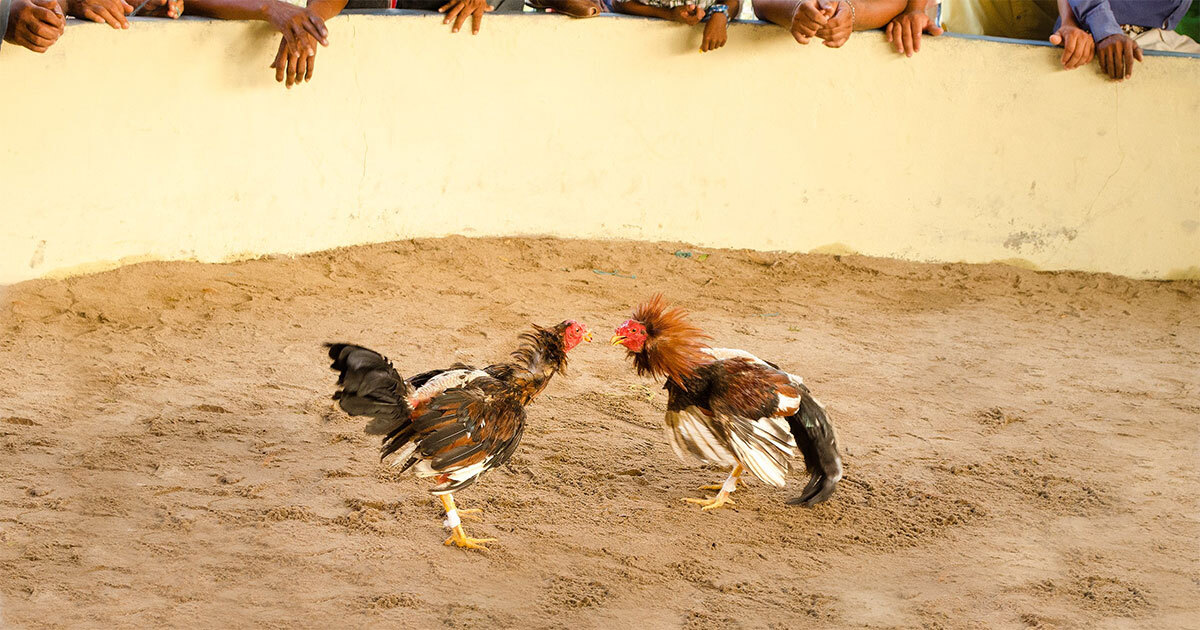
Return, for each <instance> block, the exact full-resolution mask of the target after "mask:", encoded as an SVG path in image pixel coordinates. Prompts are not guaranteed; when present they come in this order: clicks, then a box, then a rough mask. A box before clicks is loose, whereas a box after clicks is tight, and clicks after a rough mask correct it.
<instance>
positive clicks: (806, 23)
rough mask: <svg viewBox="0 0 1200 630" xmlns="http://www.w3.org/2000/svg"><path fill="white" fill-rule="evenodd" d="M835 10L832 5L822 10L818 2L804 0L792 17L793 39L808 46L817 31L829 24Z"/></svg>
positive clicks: (797, 6) (815, 0)
mask: <svg viewBox="0 0 1200 630" xmlns="http://www.w3.org/2000/svg"><path fill="white" fill-rule="evenodd" d="M835 8H836V7H834V6H832V5H831V6H827V7H825V8H820V7H818V6H817V0H804V1H803V2H801V3H800V4H798V5H796V13H795V14H794V15H792V28H791V32H792V37H794V38H796V41H797V42H799V43H801V44H808V42H809V41H811V40H812V38H813V37H815V36H816V34H817V31H819V30H821V29H822V28H824V27H825V25H826V24H829V18H831V17H833V12H834V10H835Z"/></svg>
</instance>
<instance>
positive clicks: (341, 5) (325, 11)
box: [308, 0, 347, 20]
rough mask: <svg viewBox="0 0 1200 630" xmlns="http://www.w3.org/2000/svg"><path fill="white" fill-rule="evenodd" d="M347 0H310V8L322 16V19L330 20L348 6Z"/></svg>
mask: <svg viewBox="0 0 1200 630" xmlns="http://www.w3.org/2000/svg"><path fill="white" fill-rule="evenodd" d="M346 2H347V0H308V8H310V9H312V10H313V11H314V12H315V13H316V14H317V15H319V16H321V19H322V20H328V19H329V18H331V17H333V16H335V15H337V14H339V13H341V12H342V9H345V8H346Z"/></svg>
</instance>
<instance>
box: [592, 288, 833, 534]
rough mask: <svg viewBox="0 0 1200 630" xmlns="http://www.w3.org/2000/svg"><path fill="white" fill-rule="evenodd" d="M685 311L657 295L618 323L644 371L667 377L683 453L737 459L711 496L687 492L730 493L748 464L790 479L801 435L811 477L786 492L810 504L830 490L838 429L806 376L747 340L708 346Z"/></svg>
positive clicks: (764, 475) (619, 337)
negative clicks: (757, 352) (754, 350)
mask: <svg viewBox="0 0 1200 630" xmlns="http://www.w3.org/2000/svg"><path fill="white" fill-rule="evenodd" d="M707 338H708V336H707V335H705V334H704V333H703V332H701V330H700V329H699V328H696V327H695V326H693V325H691V324H690V323H689V322H688V320H687V313H686V312H685V311H684V310H683V309H680V308H673V307H670V306H668V305H667V304H666V302H665V301H664V300H663V297H662V295H656V296H654V297H653V298H651V299H650V300H649V301H648V302H646V303H644V304H641V305H640V306H638V307H637V308H636V309H634V312H633V319H630V320H627V321H626V322H625V323H623V324H621V326H620V327H618V328H617V330H616V335H614V336H613V338H612V343H613V345H622V346H625V348H626V350H628V355H629V356H630V357H631V358H632V359H633V364H634V367H636V368H637V371H638V374H642V375H650V376H654V377H660V376H661V377H664V378H665V379H666V381H667V383H666V386H665V389H666V390H667V392H668V400H667V415H666V425H667V426H666V428H667V435H668V437H669V438H670V442H671V446H672V448H674V450H675V453H676V454H677V455H678V456H679V457H680V458H684V457H685V455H690V456H692V457H695V458H696V459H699V460H701V461H703V462H705V463H710V464H717V465H722V466H729V467H730V468H732V470H731V472H730V473H729V478H728V479H726V480H725V483H724V484H722V485H720V486H705V487H704V488H703V489H706V490H719V492H718V493H717V495H716V497H714V498H712V499H690V498H689V499H685V500H686V501H689V502H691V503H697V504H700V505H701V506H703V509H705V510H709V509H713V508H718V507H721V506H722V505H725V504H726V503H732V502H733V501H732V500H731V499H730V498H729V493H731V492H733V491H734V490H735V489H736V488H737V482H738V479H739V478H740V477H741V474H742V472H743V471H744V470H749V471H750V472H751V473H752V474H753V475H754V476H755V477H758V478H759V479H761V480H762V481H764V482H766V483H769V484H771V485H773V486H777V487H783V486H784V485H785V484H786V478H787V473H788V471H789V470H790V466H791V464H790V460H791V458H792V457H793V456H794V453H795V451H794V450H793V449H794V448H795V447H796V446H797V445H799V447H800V452H801V453H802V454H803V455H804V463H805V465H806V467H807V468H808V472H809V475H810V476H809V480H808V484H807V485H806V486H805V488H804V490H802V491H801V492H800V494H799V495H798V496H796V497H794V498H792V499H789V500H788V503H789V504H792V505H804V506H812V505H815V504H817V503H820V502H822V501H824V500H826V499H828V498H829V496H830V495H832V494H833V491H834V489H835V488H836V487H837V483H838V481H840V480H841V478H842V460H841V457H840V456H839V455H838V448H837V436H836V434H835V433H834V430H833V425H832V424H830V422H829V417H828V416H827V415H826V414H825V408H824V407H823V406H822V405H821V403H819V402H817V400H816V399H815V398H813V397H812V395H811V394H810V393H809V390H808V387H806V386H805V385H804V382H803V381H802V380H801V379H800V377H798V376H793V375H791V374H788V373H787V372H784V371H783V370H780V369H779V366H777V365H775V364H774V363H769V362H767V361H763V360H762V359H759V358H758V357H756V356H754V355H753V354H750V353H749V352H746V351H744V350H731V349H728V348H710V347H709V346H708V345H706V344H705V343H704V342H703V340H704V339H707Z"/></svg>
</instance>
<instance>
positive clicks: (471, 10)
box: [438, 0, 496, 35]
mask: <svg viewBox="0 0 1200 630" xmlns="http://www.w3.org/2000/svg"><path fill="white" fill-rule="evenodd" d="M495 8H496V7H493V6H491V5H489V4H488V3H487V0H450V2H447V3H446V4H445V5H443V6H442V8H440V9H438V13H445V14H446V19H444V20H442V24H449V23H450V22H451V21H453V22H454V26H452V27H450V32H451V33H457V32H458V31H459V29H461V28H462V25H463V23H465V22H466V21H467V18H468V17H469V18H471V34H472V35H476V34H478V33H479V27H480V25H482V24H483V14H484V13H489V12H491V11H492V10H493V9H495Z"/></svg>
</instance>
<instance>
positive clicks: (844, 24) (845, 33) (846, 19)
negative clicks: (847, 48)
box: [815, 0, 854, 48]
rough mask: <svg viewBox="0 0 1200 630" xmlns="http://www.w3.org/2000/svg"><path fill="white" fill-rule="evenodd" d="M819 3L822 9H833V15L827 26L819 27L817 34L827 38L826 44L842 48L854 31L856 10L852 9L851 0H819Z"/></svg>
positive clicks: (824, 38)
mask: <svg viewBox="0 0 1200 630" xmlns="http://www.w3.org/2000/svg"><path fill="white" fill-rule="evenodd" d="M818 3H819V6H820V8H821V9H822V10H830V9H831V10H832V15H830V16H829V21H828V22H826V23H825V26H822V27H821V28H819V29H817V32H816V33H815V35H816V36H817V37H819V38H821V39H823V40H825V45H826V46H828V47H830V48H840V47H841V46H842V44H845V43H846V40H848V39H850V35H852V34H853V33H854V11H853V10H851V8H850V3H849V2H831V1H830V0H818Z"/></svg>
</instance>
